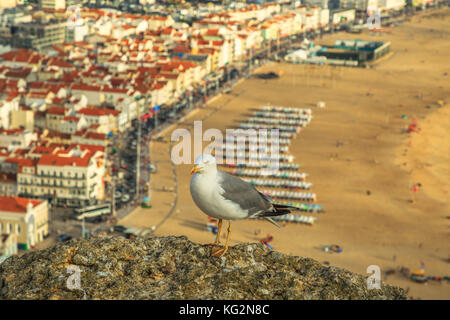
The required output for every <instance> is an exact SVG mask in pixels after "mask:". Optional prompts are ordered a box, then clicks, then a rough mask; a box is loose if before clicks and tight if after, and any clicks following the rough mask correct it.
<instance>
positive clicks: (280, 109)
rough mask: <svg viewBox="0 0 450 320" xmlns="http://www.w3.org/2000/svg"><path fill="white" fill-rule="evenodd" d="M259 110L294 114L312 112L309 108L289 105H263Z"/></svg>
mask: <svg viewBox="0 0 450 320" xmlns="http://www.w3.org/2000/svg"><path fill="white" fill-rule="evenodd" d="M259 110H260V111H266V112H278V113H294V114H312V111H311V109H299V108H290V107H276V106H263V107H260V108H259Z"/></svg>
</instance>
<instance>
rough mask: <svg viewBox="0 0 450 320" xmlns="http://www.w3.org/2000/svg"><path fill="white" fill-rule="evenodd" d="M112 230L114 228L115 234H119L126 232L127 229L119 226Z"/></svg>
mask: <svg viewBox="0 0 450 320" xmlns="http://www.w3.org/2000/svg"><path fill="white" fill-rule="evenodd" d="M113 228H114V231H115V232H121V233H122V232H124V231H125V230H127V227H124V226H120V225H117V226H114V227H113Z"/></svg>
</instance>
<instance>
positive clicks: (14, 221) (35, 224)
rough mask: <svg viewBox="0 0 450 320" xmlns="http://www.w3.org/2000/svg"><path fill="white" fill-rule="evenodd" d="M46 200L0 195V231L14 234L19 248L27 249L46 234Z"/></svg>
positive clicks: (47, 216)
mask: <svg viewBox="0 0 450 320" xmlns="http://www.w3.org/2000/svg"><path fill="white" fill-rule="evenodd" d="M48 219H49V215H48V203H47V201H42V200H36V199H29V198H21V197H5V196H0V233H3V234H14V235H15V236H16V237H17V243H18V246H19V248H20V249H24V250H26V249H29V248H30V247H33V246H35V245H36V244H38V243H39V242H41V241H43V240H44V238H45V237H47V235H48Z"/></svg>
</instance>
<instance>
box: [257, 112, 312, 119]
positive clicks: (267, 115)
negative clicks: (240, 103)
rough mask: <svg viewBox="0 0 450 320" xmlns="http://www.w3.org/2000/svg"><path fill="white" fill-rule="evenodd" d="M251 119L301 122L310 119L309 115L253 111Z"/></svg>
mask: <svg viewBox="0 0 450 320" xmlns="http://www.w3.org/2000/svg"><path fill="white" fill-rule="evenodd" d="M253 117H257V118H271V119H284V120H302V121H310V120H311V119H312V116H311V115H299V114H294V113H281V112H267V111H255V112H253Z"/></svg>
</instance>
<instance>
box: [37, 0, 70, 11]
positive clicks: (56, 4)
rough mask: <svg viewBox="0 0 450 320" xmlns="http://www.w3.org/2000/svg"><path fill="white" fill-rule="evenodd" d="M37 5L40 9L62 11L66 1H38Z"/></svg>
mask: <svg viewBox="0 0 450 320" xmlns="http://www.w3.org/2000/svg"><path fill="white" fill-rule="evenodd" d="M39 4H40V7H41V8H42V9H50V10H61V9H62V10H64V9H65V8H66V0H40V1H39Z"/></svg>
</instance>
